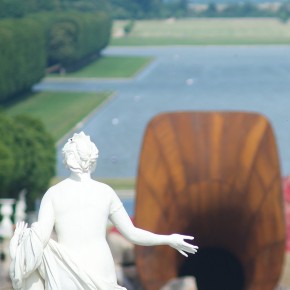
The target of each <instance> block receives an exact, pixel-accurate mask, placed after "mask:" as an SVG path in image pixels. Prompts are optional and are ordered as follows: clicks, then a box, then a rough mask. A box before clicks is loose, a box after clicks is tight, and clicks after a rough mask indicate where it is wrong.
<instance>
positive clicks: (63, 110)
mask: <svg viewBox="0 0 290 290" xmlns="http://www.w3.org/2000/svg"><path fill="white" fill-rule="evenodd" d="M111 94H112V93H111V92H103V93H72V92H59V93H56V92H42V93H37V94H33V95H31V96H30V97H28V98H27V99H25V100H23V101H20V102H18V103H17V104H14V105H13V106H11V107H8V108H7V109H6V112H7V113H8V114H10V115H19V114H25V115H30V116H33V117H36V118H39V119H41V120H42V121H43V123H44V125H45V126H46V128H47V129H48V131H49V132H50V133H51V134H52V136H53V137H54V138H55V140H59V139H60V138H61V137H63V136H64V135H65V134H66V133H67V132H68V131H69V130H71V129H72V128H73V127H74V126H76V125H77V124H78V123H79V122H80V121H81V120H82V119H83V118H85V117H86V116H87V115H88V114H89V113H90V112H92V111H93V110H95V109H96V108H97V107H98V106H99V105H100V104H101V103H102V102H103V101H105V100H106V99H107V98H108V97H109V96H110V95H111Z"/></svg>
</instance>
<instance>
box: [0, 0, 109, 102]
mask: <svg viewBox="0 0 290 290" xmlns="http://www.w3.org/2000/svg"><path fill="white" fill-rule="evenodd" d="M102 2H103V1H91V0H90V1H89V0H87V1H62V0H53V1H52V0H51V1H47V0H25V1H23V0H0V17H1V18H2V20H0V102H3V101H6V100H8V99H9V100H10V99H11V98H13V97H15V96H17V95H19V94H22V93H24V92H25V91H28V90H30V89H31V87H32V85H33V84H35V83H37V82H38V81H39V80H40V79H41V78H42V77H43V76H44V74H45V69H46V67H48V66H51V65H55V64H57V65H58V66H60V67H64V68H66V67H70V66H73V65H74V64H75V63H78V62H80V61H82V60H83V59H86V58H88V57H90V56H92V55H97V54H98V53H99V52H100V51H101V50H102V49H103V48H104V47H105V46H106V45H107V44H108V42H109V39H110V33H111V25H112V21H111V17H110V15H109V14H108V13H107V12H106V9H105V6H106V5H105V3H104V6H102V9H101V8H100V7H101V3H102ZM23 3H25V4H23ZM69 3H72V5H69Z"/></svg>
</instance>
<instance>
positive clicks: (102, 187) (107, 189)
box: [94, 180, 115, 194]
mask: <svg viewBox="0 0 290 290" xmlns="http://www.w3.org/2000/svg"><path fill="white" fill-rule="evenodd" d="M94 183H95V185H96V187H98V189H99V190H102V191H103V192H106V193H108V194H114V192H115V191H114V189H113V188H112V187H111V186H110V185H108V184H106V183H103V182H100V181H96V180H94Z"/></svg>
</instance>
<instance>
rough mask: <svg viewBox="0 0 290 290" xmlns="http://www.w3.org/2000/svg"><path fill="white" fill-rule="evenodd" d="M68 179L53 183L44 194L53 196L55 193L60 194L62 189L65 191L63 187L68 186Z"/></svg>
mask: <svg viewBox="0 0 290 290" xmlns="http://www.w3.org/2000/svg"><path fill="white" fill-rule="evenodd" d="M66 184H67V179H64V180H62V181H60V182H58V183H56V184H54V185H52V186H51V187H50V188H49V189H48V190H47V191H46V193H45V194H44V196H47V197H53V196H54V195H56V194H58V193H59V192H60V191H63V189H64V188H65V187H66V186H67V185H66Z"/></svg>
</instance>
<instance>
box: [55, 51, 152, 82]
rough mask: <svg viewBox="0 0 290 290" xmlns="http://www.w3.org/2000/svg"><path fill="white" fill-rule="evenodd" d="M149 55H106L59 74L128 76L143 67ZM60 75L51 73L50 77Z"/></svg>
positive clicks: (98, 76) (100, 76) (91, 76)
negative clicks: (76, 69) (74, 69)
mask: <svg viewBox="0 0 290 290" xmlns="http://www.w3.org/2000/svg"><path fill="white" fill-rule="evenodd" d="M151 60H152V58H151V57H141V56H140V57H139V56H106V57H102V58H100V59H98V60H96V61H95V62H93V63H91V64H89V65H88V66H86V67H84V68H82V69H80V70H79V71H76V72H72V73H67V74H65V75H61V77H66V78H71V77H72V78H130V77H133V76H134V75H135V74H136V73H138V72H139V71H140V70H141V69H143V68H144V67H145V66H146V65H147V64H148V63H149V62H151ZM58 76H60V75H57V74H51V75H50V77H58Z"/></svg>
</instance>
